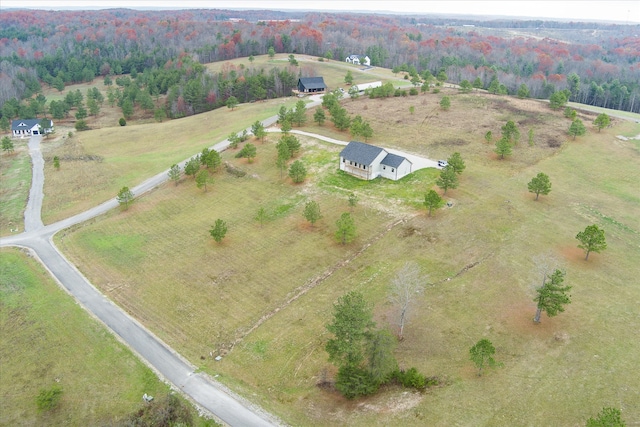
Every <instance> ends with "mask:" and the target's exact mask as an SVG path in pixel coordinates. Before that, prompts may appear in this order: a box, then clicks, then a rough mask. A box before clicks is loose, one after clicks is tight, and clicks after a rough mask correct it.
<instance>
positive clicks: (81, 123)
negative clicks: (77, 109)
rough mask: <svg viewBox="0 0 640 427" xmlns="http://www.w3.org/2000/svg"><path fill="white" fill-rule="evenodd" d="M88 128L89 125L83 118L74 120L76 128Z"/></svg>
mask: <svg viewBox="0 0 640 427" xmlns="http://www.w3.org/2000/svg"><path fill="white" fill-rule="evenodd" d="M87 129H89V126H88V125H87V122H85V121H84V120H78V121H77V122H76V130H78V131H80V130H87Z"/></svg>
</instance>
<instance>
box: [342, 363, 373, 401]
mask: <svg viewBox="0 0 640 427" xmlns="http://www.w3.org/2000/svg"><path fill="white" fill-rule="evenodd" d="M336 389H337V390H338V391H339V392H340V393H341V394H342V395H343V396H344V397H346V398H347V399H355V398H356V397H360V396H368V395H370V394H373V393H375V392H376V391H378V384H376V382H375V381H374V379H373V377H372V376H371V374H370V373H369V372H368V371H367V370H365V369H363V368H361V367H358V366H348V365H347V366H343V367H341V368H340V369H339V370H338V375H337V376H336Z"/></svg>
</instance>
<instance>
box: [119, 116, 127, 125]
mask: <svg viewBox="0 0 640 427" xmlns="http://www.w3.org/2000/svg"><path fill="white" fill-rule="evenodd" d="M118 123H119V124H120V126H126V125H127V121H126V120H125V119H124V117H120V120H118Z"/></svg>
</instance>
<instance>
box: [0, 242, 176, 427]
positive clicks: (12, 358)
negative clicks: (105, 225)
mask: <svg viewBox="0 0 640 427" xmlns="http://www.w3.org/2000/svg"><path fill="white" fill-rule="evenodd" d="M0 331H2V332H1V333H0V378H1V379H2V381H0V396H1V399H0V424H2V425H12V426H32V425H102V424H107V423H110V422H114V421H122V420H123V419H124V417H125V416H127V415H128V414H130V413H131V412H133V411H134V410H135V409H136V408H138V407H139V406H140V404H141V402H142V395H143V394H144V393H148V394H150V395H152V396H156V397H160V396H162V395H166V394H167V393H168V391H169V390H168V387H167V386H166V385H165V384H163V383H162V382H161V381H160V380H159V379H158V378H157V376H156V375H155V374H154V373H153V371H151V369H149V368H148V367H146V366H145V365H144V364H143V363H142V362H140V360H139V359H138V358H137V357H136V356H135V355H134V354H132V353H131V351H129V350H128V349H127V348H125V346H124V345H122V344H121V343H120V342H118V341H117V339H116V338H114V337H113V336H112V335H111V334H110V333H109V332H108V331H107V330H106V328H105V327H104V325H102V324H100V323H98V322H97V321H96V320H95V319H93V318H91V317H90V316H89V315H88V314H87V313H86V312H85V311H84V310H83V309H82V308H81V307H79V306H78V305H77V304H76V303H75V302H74V301H73V300H72V299H71V298H69V295H67V294H66V293H65V292H64V291H63V290H62V289H60V288H59V287H58V286H57V285H56V284H55V283H54V282H53V280H52V279H51V278H50V277H49V275H48V273H47V272H46V271H45V270H44V268H42V266H41V265H40V264H39V263H38V262H37V261H36V260H35V259H34V258H33V257H31V256H30V255H29V254H27V253H25V252H22V251H20V250H17V249H2V250H0ZM54 385H58V386H60V387H61V388H62V398H61V400H60V403H59V406H58V408H56V409H54V410H52V411H45V412H39V411H38V409H37V406H36V397H37V396H38V394H39V393H40V391H41V390H43V389H50V388H51V387H53V386H54Z"/></svg>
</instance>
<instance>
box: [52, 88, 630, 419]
mask: <svg viewBox="0 0 640 427" xmlns="http://www.w3.org/2000/svg"><path fill="white" fill-rule="evenodd" d="M442 95H443V94H438V95H434V94H427V95H420V96H417V97H406V98H393V99H386V100H356V101H347V102H346V103H345V105H346V106H347V108H348V109H349V110H350V111H351V112H352V113H353V114H361V115H362V116H363V117H364V118H365V119H366V120H368V121H370V122H371V125H372V127H373V128H374V132H375V136H374V142H376V143H379V144H381V145H384V146H389V147H394V148H400V149H405V150H406V151H410V152H413V153H416V154H422V155H425V156H427V157H430V158H446V157H447V156H448V155H449V154H451V153H452V152H453V151H459V152H460V153H462V156H463V158H464V159H465V160H466V162H467V169H466V170H465V172H464V173H463V175H462V178H461V183H460V187H459V188H458V189H455V190H449V192H447V194H446V199H447V200H448V201H450V202H451V203H452V207H451V208H444V209H443V210H441V211H438V212H437V213H436V215H435V217H433V218H428V217H427V216H426V212H425V210H423V209H420V199H421V198H422V197H423V194H424V193H425V192H426V190H428V189H429V188H431V187H432V185H433V182H434V179H435V177H436V172H435V171H428V170H427V171H422V172H421V173H419V174H417V175H416V176H413V177H409V178H407V180H406V181H403V182H401V183H391V182H387V181H374V182H372V183H358V185H357V186H356V184H354V182H353V181H352V180H350V179H349V178H346V177H344V176H342V175H341V174H339V173H337V172H336V170H335V169H336V166H337V164H336V163H335V162H336V161H337V152H338V151H339V148H336V147H332V146H328V145H325V144H323V143H319V142H315V141H313V140H311V139H308V140H305V143H304V149H303V152H302V154H301V158H302V160H303V161H304V162H305V164H306V165H307V166H308V167H309V168H310V170H311V174H310V176H309V178H308V180H307V181H306V183H305V184H304V185H301V186H294V185H292V184H291V183H290V181H288V179H287V178H285V179H280V176H279V172H278V171H277V169H276V168H275V164H274V157H275V152H274V147H273V145H274V142H275V140H276V138H277V136H273V135H272V136H271V137H270V138H271V139H270V140H269V141H268V142H266V143H264V144H260V143H259V142H257V143H256V144H257V146H258V157H257V158H256V160H255V162H254V163H252V164H248V163H246V161H245V160H237V159H233V157H232V156H233V154H234V153H233V152H228V153H225V158H226V160H227V161H229V162H232V163H233V164H234V165H236V167H239V168H241V169H243V170H245V171H246V172H248V175H247V176H246V177H244V178H235V177H233V176H231V175H229V174H226V173H225V172H218V173H216V174H215V175H214V179H215V180H216V182H215V183H214V185H213V186H212V187H211V188H210V189H209V191H208V192H206V193H205V192H203V191H202V190H198V189H197V188H196V187H195V184H194V183H193V182H192V181H190V180H183V182H181V183H180V184H179V185H178V186H174V185H173V184H167V185H165V186H163V187H161V188H159V189H157V190H155V191H154V192H152V193H150V194H148V195H146V196H145V197H143V198H141V199H140V200H138V201H136V202H135V203H134V205H133V206H132V207H131V208H130V209H129V210H128V211H126V212H120V211H113V212H110V213H108V214H107V215H105V216H103V217H101V218H99V219H97V220H95V221H93V222H92V223H91V224H85V225H82V226H79V227H76V228H75V229H74V230H73V231H68V232H66V234H62V235H60V236H59V244H60V245H61V246H62V247H63V248H64V250H65V251H66V253H68V254H69V256H70V257H71V259H72V260H73V262H74V263H75V264H77V265H79V266H81V269H82V271H83V272H84V273H85V274H86V275H88V276H89V277H90V278H91V280H92V282H94V283H96V284H97V285H98V286H99V287H100V288H101V289H102V291H103V292H105V293H106V294H108V295H109V296H110V297H111V298H113V299H114V300H116V301H117V302H118V303H119V304H121V305H123V306H124V307H125V308H126V309H127V310H128V311H129V312H131V313H132V314H133V315H134V316H136V317H137V318H138V319H140V320H141V321H142V322H143V323H145V324H146V325H148V326H149V327H150V328H151V329H152V330H154V332H156V333H158V334H159V335H160V336H161V337H162V338H163V339H165V340H166V341H168V342H169V343H170V344H171V345H172V346H175V348H176V349H177V350H178V351H180V352H181V353H183V354H185V355H186V356H187V357H188V358H189V359H190V360H192V361H194V362H197V361H199V363H200V365H201V367H202V369H204V370H206V371H207V372H210V373H212V374H218V375H220V376H219V378H220V379H221V380H222V381H224V382H226V383H228V384H229V385H231V386H232V387H233V388H235V389H236V390H239V391H240V392H243V393H245V394H247V395H252V396H254V397H255V398H256V399H257V400H259V402H260V403H261V404H262V405H264V406H265V407H266V408H268V409H270V410H273V411H274V412H275V413H277V414H278V415H280V416H282V417H283V418H284V419H285V420H287V421H288V422H290V423H291V424H294V425H363V426H364V425H399V424H402V425H443V426H444V425H504V424H505V420H508V423H509V424H512V425H535V424H545V425H581V424H583V423H584V422H585V420H586V419H587V418H588V417H589V416H592V415H595V413H597V412H598V411H599V409H600V408H601V407H603V406H614V407H618V408H620V409H621V410H622V413H623V417H624V418H625V419H627V420H633V419H638V418H640V404H639V402H640V396H639V395H638V393H639V391H638V388H637V386H636V385H637V384H638V383H640V374H638V373H637V370H636V369H635V364H636V363H635V356H634V355H635V354H638V352H640V343H638V341H637V340H635V339H634V335H635V331H636V330H637V329H638V327H640V324H638V316H637V301H638V300H640V290H638V289H637V287H634V286H632V284H633V283H635V282H637V280H636V278H635V273H634V272H635V271H636V270H637V269H636V262H637V259H638V258H639V257H640V249H639V248H640V220H639V218H640V197H639V195H638V193H637V190H636V188H637V182H638V181H639V180H640V176H639V175H638V174H639V172H638V168H637V164H638V156H639V152H638V148H637V145H635V144H634V143H633V142H631V141H620V140H618V139H616V138H615V135H616V134H617V133H622V132H624V133H629V132H633V129H629V126H631V125H627V124H625V125H620V124H617V125H616V126H614V127H613V128H612V129H605V130H603V131H602V132H601V133H596V132H595V131H594V130H592V129H590V132H589V133H588V134H587V135H586V136H584V137H579V138H578V139H577V140H576V141H569V140H568V137H567V135H566V130H567V129H568V126H569V122H568V121H567V120H566V119H564V118H563V117H562V115H561V113H551V112H550V111H549V110H548V109H547V107H546V106H544V105H543V104H540V103H538V102H536V101H520V100H515V99H505V98H500V97H494V96H489V95H480V94H478V95H476V94H474V95H457V94H455V93H453V92H450V93H449V95H451V96H452V107H451V110H450V111H447V112H444V111H441V110H439V108H437V104H438V102H439V99H440V97H441V96H442ZM410 106H415V112H414V114H410V112H409V107H410ZM581 117H582V119H583V121H585V123H587V124H588V123H589V122H590V120H592V117H591V116H587V115H582V116H581ZM507 120H514V121H515V122H516V123H517V124H518V126H519V128H520V132H521V134H522V137H521V140H520V143H519V144H518V145H517V146H516V147H515V148H514V153H513V155H512V156H510V157H509V158H507V159H505V160H498V159H497V158H496V155H495V153H493V149H494V146H493V144H487V143H486V141H485V140H484V134H485V133H486V132H487V131H488V130H491V131H492V132H493V134H494V137H495V138H497V137H498V136H499V134H500V127H501V126H502V125H503V124H504V123H505V122H506V121H507ZM184 123H186V122H184ZM307 129H310V130H313V131H316V130H317V131H319V132H322V133H326V134H335V131H334V130H333V129H332V128H331V126H330V125H328V124H327V125H325V126H324V127H314V126H309V127H308V128H307ZM529 129H533V133H534V141H533V142H534V145H533V146H530V145H529V144H528V137H527V133H528V130H529ZM342 139H348V136H346V135H345V136H344V137H343V138H342ZM612 165H615V167H612ZM538 172H545V173H546V174H548V175H549V176H550V178H551V181H552V184H553V189H552V192H551V193H550V194H549V195H548V196H541V197H540V200H538V201H534V200H533V199H534V198H535V196H534V195H532V194H530V193H528V192H527V182H528V181H529V180H530V179H531V178H532V177H533V176H535V175H536V174H537V173H538ZM394 186H397V187H396V189H395V190H393V188H394ZM350 191H356V193H357V194H358V195H359V197H360V199H361V200H360V202H359V204H358V206H357V207H356V209H355V211H354V212H353V215H354V217H355V219H356V224H357V227H358V238H357V240H356V241H355V242H354V243H352V244H351V245H348V246H346V247H343V246H341V245H338V244H336V243H335V241H334V240H333V236H332V234H333V231H334V230H335V228H334V222H335V220H336V218H337V217H338V216H339V214H340V213H341V212H342V211H345V210H348V206H347V203H346V196H347V194H348V193H349V192H350ZM394 194H395V197H394ZM307 200H316V201H318V202H319V203H320V206H321V209H322V212H323V214H324V218H323V219H322V220H321V221H320V222H319V223H318V224H317V225H316V226H315V227H310V226H309V224H307V223H306V221H305V220H304V218H303V217H302V214H301V212H302V209H303V206H304V203H305V201H307ZM261 206H263V207H265V208H266V209H267V211H268V212H269V221H267V222H266V223H265V224H264V225H263V226H262V227H260V225H259V223H258V222H257V221H255V220H254V217H255V215H256V212H257V210H258V208H259V207H261ZM217 218H223V219H225V220H226V221H227V222H228V223H229V233H228V236H227V238H225V240H223V242H222V243H221V244H216V243H215V242H213V240H212V239H211V238H210V236H209V235H208V229H209V227H210V226H211V225H213V222H214V221H215V220H216V219H217ZM594 223H595V224H598V225H599V226H601V227H603V228H604V229H605V231H606V236H607V242H608V244H609V248H608V249H607V250H606V251H605V252H603V253H602V254H594V255H592V256H591V257H590V259H589V261H588V262H586V261H584V260H583V258H584V254H583V253H582V251H581V250H579V249H578V248H577V247H576V245H577V243H578V242H577V240H576V239H575V235H576V234H577V233H578V232H579V231H581V230H583V229H584V228H585V227H586V226H587V225H590V224H594ZM543 256H544V257H547V258H551V259H553V260H554V262H553V264H554V265H557V266H558V267H559V268H562V269H565V270H566V272H567V278H566V283H567V284H569V285H571V286H573V289H572V292H571V294H572V303H571V304H570V305H569V306H568V307H567V310H566V312H565V313H562V314H560V315H559V316H558V317H554V318H548V317H546V316H543V319H542V323H541V324H540V325H535V324H533V322H532V317H533V314H534V312H535V303H534V302H533V297H534V296H535V287H536V286H538V284H539V283H540V280H541V273H540V271H539V269H538V264H539V262H538V260H539V259H540V258H541V257H543ZM406 261H415V262H417V263H418V264H419V265H420V266H421V268H422V272H423V274H424V275H426V276H427V277H428V278H427V279H426V281H427V282H428V286H427V287H426V290H425V292H424V293H423V294H422V295H420V296H419V297H417V300H416V301H417V305H416V307H415V309H414V311H413V314H412V317H411V319H410V321H409V324H408V325H407V327H406V329H405V336H406V339H405V340H404V341H403V342H401V343H399V345H398V349H397V352H396V354H397V357H398V360H399V362H400V364H401V366H402V367H409V366H416V367H418V368H419V369H420V370H421V371H422V372H424V373H426V374H427V375H435V376H438V377H439V378H441V380H442V383H443V385H442V387H439V388H436V389H432V390H430V391H429V392H427V393H425V394H417V393H411V392H408V393H407V392H405V391H403V390H399V389H395V388H390V389H388V390H384V391H383V392H382V393H380V394H379V395H377V396H375V397H372V398H368V399H363V400H359V401H356V402H349V401H345V400H344V399H342V398H340V397H339V396H338V395H337V394H336V393H335V392H331V391H327V390H326V389H321V388H318V387H317V386H316V384H317V383H319V382H320V381H322V380H324V379H329V380H330V379H331V378H332V376H333V374H334V373H335V369H334V368H333V367H332V366H331V365H330V364H328V362H327V355H326V353H325V352H324V344H325V342H326V339H327V332H326V330H325V329H324V325H325V324H326V323H327V321H328V320H329V318H330V316H331V307H332V304H333V302H334V301H335V300H336V299H337V298H338V297H340V296H341V295H343V294H344V293H346V292H348V291H350V290H354V289H356V290H360V291H363V292H364V293H365V295H366V296H367V298H368V299H369V301H371V302H372V303H374V304H375V307H376V308H375V313H376V319H377V321H378V324H379V325H389V327H391V328H395V323H396V322H395V319H396V313H395V307H393V306H392V305H391V304H390V303H389V300H388V293H389V283H390V282H391V280H392V278H393V277H394V275H395V274H396V272H397V271H398V270H399V269H400V268H401V267H402V265H404V263H405V262H406ZM481 338H488V339H490V340H491V341H492V342H493V343H494V345H495V346H496V348H497V354H496V359H498V361H500V362H503V363H504V367H503V368H500V369H496V370H493V371H491V372H489V373H487V374H486V375H485V376H483V377H481V378H478V377H477V376H476V375H475V370H474V368H473V366H472V363H471V362H470V361H469V360H468V351H469V348H470V347H471V346H472V345H473V344H474V343H475V342H477V341H478V340H479V339H481ZM218 354H220V355H223V356H225V357H224V358H223V360H222V361H221V362H216V361H214V360H213V356H216V355H218Z"/></svg>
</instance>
